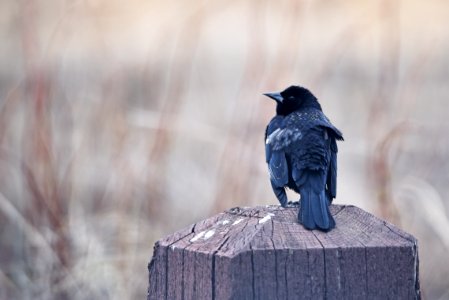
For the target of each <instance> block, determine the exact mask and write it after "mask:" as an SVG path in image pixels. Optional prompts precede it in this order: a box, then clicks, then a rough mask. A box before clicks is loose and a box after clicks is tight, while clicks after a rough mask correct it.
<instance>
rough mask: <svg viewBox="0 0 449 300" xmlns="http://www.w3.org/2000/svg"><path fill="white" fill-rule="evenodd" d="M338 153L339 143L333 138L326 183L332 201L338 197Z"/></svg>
mask: <svg viewBox="0 0 449 300" xmlns="http://www.w3.org/2000/svg"><path fill="white" fill-rule="evenodd" d="M337 152H338V147H337V142H336V140H335V139H334V138H331V144H330V164H329V170H328V172H327V181H326V185H327V191H328V193H329V198H330V201H332V199H333V198H335V197H337Z"/></svg>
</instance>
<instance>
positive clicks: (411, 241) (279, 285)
mask: <svg viewBox="0 0 449 300" xmlns="http://www.w3.org/2000/svg"><path fill="white" fill-rule="evenodd" d="M297 212H298V207H297V206H292V207H288V208H282V207H280V206H275V205H272V206H264V207H254V208H233V209H230V210H228V211H226V212H224V213H220V214H218V215H215V216H213V217H211V218H208V219H206V220H203V221H201V222H198V223H196V224H194V225H191V226H189V227H187V228H185V229H183V230H180V231H178V232H176V233H174V234H172V235H169V236H167V237H165V238H163V239H161V240H159V241H158V242H157V243H156V244H155V247H154V254H153V258H152V260H151V262H150V264H149V266H148V268H149V272H150V284H149V289H148V299H419V298H420V289H419V276H418V253H417V241H416V239H415V238H414V237H413V236H412V235H410V234H408V233H406V232H404V231H402V230H400V229H398V228H397V227H395V226H393V225H391V224H389V223H387V222H385V221H383V220H380V219H378V218H376V217H374V216H373V215H371V214H369V213H367V212H365V211H363V210H361V209H360V208H357V207H354V206H341V205H332V206H331V212H332V215H333V216H334V218H335V221H336V223H337V227H336V228H335V229H333V230H332V231H330V232H328V233H324V232H320V231H316V230H314V231H309V230H306V229H304V227H303V226H302V225H300V224H298V222H297V219H296V218H297Z"/></svg>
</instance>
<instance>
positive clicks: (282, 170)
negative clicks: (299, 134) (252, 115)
mask: <svg viewBox="0 0 449 300" xmlns="http://www.w3.org/2000/svg"><path fill="white" fill-rule="evenodd" d="M282 126H283V118H282V117H280V116H277V117H275V118H273V119H272V120H271V122H270V123H269V124H268V126H267V129H266V131H265V157H266V161H267V164H268V170H269V172H270V180H271V183H272V185H273V186H277V187H284V186H285V185H286V184H287V182H288V165H287V160H286V157H285V152H284V151H283V150H282V149H279V148H277V147H274V146H273V143H272V142H270V141H272V140H273V139H277V137H278V135H279V134H281V132H282V130H283V128H282Z"/></svg>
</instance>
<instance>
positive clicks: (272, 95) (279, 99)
mask: <svg viewBox="0 0 449 300" xmlns="http://www.w3.org/2000/svg"><path fill="white" fill-rule="evenodd" d="M264 95H265V96H267V97H270V98H271V99H273V100H275V101H276V102H279V103H282V101H283V100H284V98H282V96H281V93H266V94H264Z"/></svg>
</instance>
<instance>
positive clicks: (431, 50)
mask: <svg viewBox="0 0 449 300" xmlns="http://www.w3.org/2000/svg"><path fill="white" fill-rule="evenodd" d="M448 20H449V2H447V1H444V0H440V1H439V0H432V1H420V0H407V1H391V0H384V1H381V0H378V1H377V0H376V1H357V0H346V1H332V2H331V1H324V0H321V1H294V0H282V1H261V0H258V1H255V0H254V1H229V0H228V1H223V0H217V1H202V0H196V1H171V0H168V1H161V0H145V1H143V0H128V1H126V2H125V1H117V0H108V1H106V0H84V1H55V0H46V1H44V0H36V1H26V0H20V1H12V0H9V1H8V0H2V1H0V38H1V47H0V250H1V251H0V299H31V298H33V299H58V298H72V299H96V298H98V299H143V298H145V295H146V290H147V282H148V272H147V263H148V262H149V260H150V258H151V255H152V251H153V249H152V247H153V244H154V242H155V241H156V240H157V239H159V238H160V237H162V236H164V235H166V234H169V233H171V232H173V231H175V230H177V229H180V228H182V227H184V226H186V225H187V224H190V223H194V222H196V221H198V220H201V219H203V218H206V217H208V216H210V215H212V214H215V213H218V212H221V211H223V210H225V209H228V208H231V207H234V206H253V205H265V204H275V203H277V200H276V198H275V196H274V194H273V193H272V191H271V187H270V185H269V181H268V173H267V167H266V164H265V160H264V146H263V145H264V130H265V125H266V124H267V123H268V121H269V120H270V118H271V117H272V116H273V114H274V103H273V101H270V100H269V99H268V98H266V97H264V96H262V95H261V94H262V93H263V92H270V91H279V90H282V89H284V88H285V87H287V86H289V85H291V84H300V85H303V86H305V87H307V88H309V89H310V90H311V91H312V92H313V93H314V94H315V95H316V96H317V97H318V99H319V100H320V102H321V104H322V106H323V109H324V111H325V113H326V114H327V115H328V117H329V118H330V119H331V120H332V122H333V123H334V124H335V125H336V126H337V127H338V128H340V129H341V130H342V131H343V133H344V135H345V142H343V143H340V145H339V147H340V152H339V187H338V197H337V199H336V203H337V204H353V205H357V206H359V207H361V208H363V209H365V210H368V211H369V212H371V213H373V214H374V215H376V216H378V217H381V218H384V219H387V220H389V221H390V222H392V223H394V224H397V225H398V226H400V227H401V228H403V229H404V230H406V231H408V232H410V233H412V234H413V235H415V236H416V237H417V238H418V239H419V251H420V260H421V264H420V275H421V285H422V290H423V295H424V298H425V299H449V291H448V287H449V255H448V254H447V253H448V251H449V234H448V229H449V220H448V213H449V211H448V206H449V205H448V197H447V195H448V193H449V160H448V157H449V135H448V134H447V133H448V131H449V85H448V79H449V58H448V55H447V53H449V30H448V28H449V27H448V25H449V24H448ZM297 198H298V196H297V195H294V194H290V199H291V200H297Z"/></svg>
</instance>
